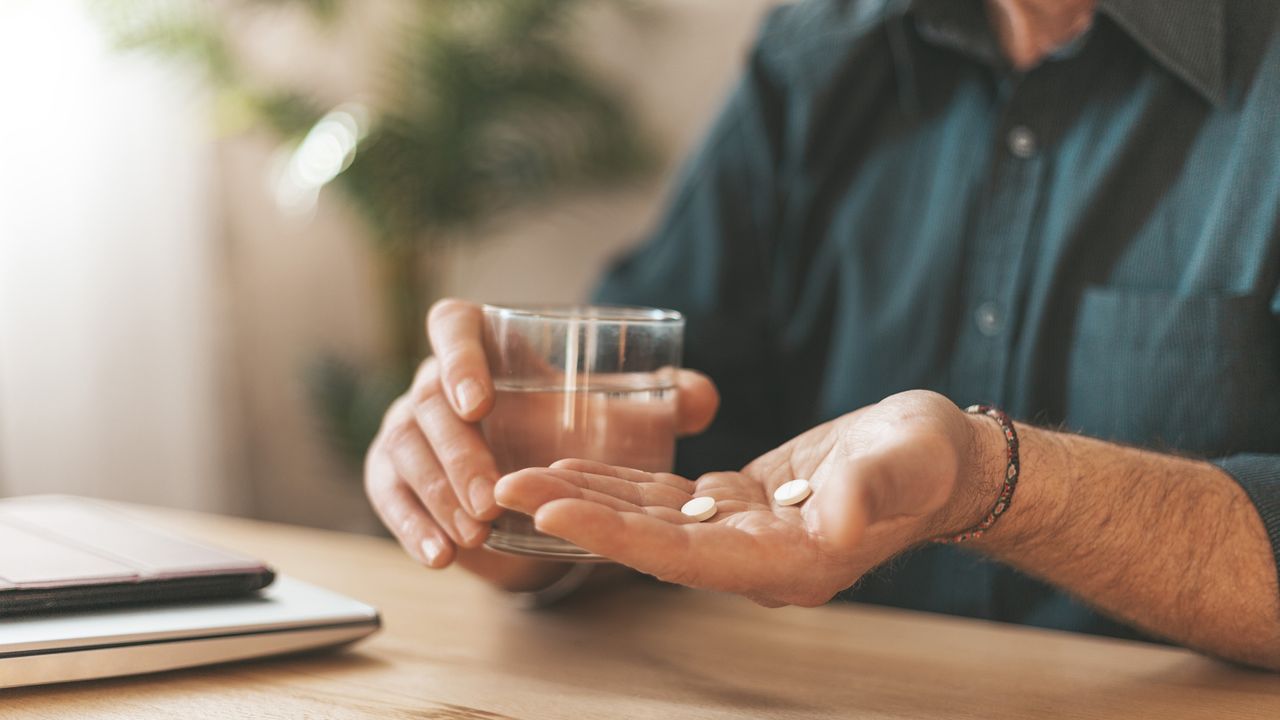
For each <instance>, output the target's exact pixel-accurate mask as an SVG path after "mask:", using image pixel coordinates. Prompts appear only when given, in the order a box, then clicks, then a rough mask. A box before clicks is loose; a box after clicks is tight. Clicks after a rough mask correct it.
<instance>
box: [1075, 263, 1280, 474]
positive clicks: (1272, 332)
mask: <svg viewBox="0 0 1280 720" xmlns="http://www.w3.org/2000/svg"><path fill="white" fill-rule="evenodd" d="M1077 320H1078V321H1077V324H1076V331H1075V337H1074V342H1073V344H1072V348H1071V352H1070V355H1069V357H1068V367H1067V392H1066V398H1065V400H1066V408H1065V410H1066V413H1065V415H1066V424H1067V427H1068V428H1070V429H1072V430H1078V431H1080V432H1083V433H1085V434H1087V435H1092V436H1095V437H1101V438H1106V439H1110V440H1116V441H1120V442H1126V443H1132V444H1135V445H1142V446H1146V447H1153V448H1158V449H1167V450H1177V451H1181V452H1188V453H1194V454H1198V455H1203V456H1207V457H1217V456H1222V455H1228V454H1231V453H1236V452H1245V451H1250V452H1277V451H1280V324H1278V323H1277V320H1276V318H1275V316H1274V315H1272V314H1271V312H1270V310H1269V308H1268V305H1267V300H1266V299H1264V298H1262V297H1260V296H1231V295H1223V296H1218V295H1190V296H1178V295H1173V294H1167V293H1155V292H1133V291H1124V290H1115V289H1111V288H1098V287H1094V288H1089V289H1087V290H1086V291H1085V293H1084V295H1083V297H1082V299H1081V305H1080V309H1079V313H1078V315H1077Z"/></svg>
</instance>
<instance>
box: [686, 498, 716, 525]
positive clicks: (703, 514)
mask: <svg viewBox="0 0 1280 720" xmlns="http://www.w3.org/2000/svg"><path fill="white" fill-rule="evenodd" d="M680 512H682V513H684V514H685V515H688V516H689V517H691V518H693V519H694V520H697V521H698V522H702V521H703V520H706V519H707V518H709V517H711V516H712V515H715V514H716V499H715V498H711V497H706V496H705V495H704V496H703V497H696V498H694V499H692V500H690V501H689V502H687V503H685V504H684V507H682V508H680Z"/></svg>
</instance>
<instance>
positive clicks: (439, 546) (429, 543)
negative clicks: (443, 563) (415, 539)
mask: <svg viewBox="0 0 1280 720" xmlns="http://www.w3.org/2000/svg"><path fill="white" fill-rule="evenodd" d="M443 552H444V543H442V542H440V541H439V540H438V539H436V538H427V539H426V540H423V541H422V554H423V555H426V556H427V564H428V565H435V564H436V561H437V560H439V559H440V555H441V553H443Z"/></svg>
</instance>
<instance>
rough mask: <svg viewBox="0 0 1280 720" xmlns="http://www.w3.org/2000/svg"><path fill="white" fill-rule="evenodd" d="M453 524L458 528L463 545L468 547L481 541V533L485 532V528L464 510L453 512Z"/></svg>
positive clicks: (459, 509)
mask: <svg viewBox="0 0 1280 720" xmlns="http://www.w3.org/2000/svg"><path fill="white" fill-rule="evenodd" d="M453 524H454V525H455V526H456V527H457V528H458V534H459V535H461V536H462V542H463V544H465V545H468V546H471V545H475V544H476V541H477V540H479V539H480V533H482V532H484V526H483V525H481V524H480V523H478V522H476V521H475V519H474V518H472V517H471V516H470V515H468V514H467V511H466V510H463V509H462V508H458V509H457V510H454V511H453Z"/></svg>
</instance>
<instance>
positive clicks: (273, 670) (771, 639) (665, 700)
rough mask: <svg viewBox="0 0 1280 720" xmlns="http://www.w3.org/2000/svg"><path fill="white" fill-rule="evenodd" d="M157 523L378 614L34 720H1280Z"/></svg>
mask: <svg viewBox="0 0 1280 720" xmlns="http://www.w3.org/2000/svg"><path fill="white" fill-rule="evenodd" d="M149 512H152V513H153V514H154V515H155V516H156V517H157V518H159V519H160V520H161V522H163V523H164V524H167V525H169V526H171V527H175V528H178V529H181V530H182V531H184V532H188V533H193V534H196V535H199V536H202V537H205V538H208V539H211V540H214V541H216V542H218V543H220V544H222V545H225V546H227V547H231V548H234V549H238V550H241V551H244V552H247V553H251V554H256V555H259V556H261V557H264V558H267V559H269V560H270V561H271V562H273V563H274V564H275V565H276V566H277V567H278V568H279V569H280V570H282V571H284V572H286V573H289V574H292V575H295V576H297V577H299V578H301V579H304V580H307V581H310V582H313V583H317V584H320V585H324V586H327V587H329V588H332V589H335V590H339V591H341V592H344V593H347V594H349V595H352V596H354V597H356V598H359V599H361V600H364V601H366V602H368V603H371V604H373V605H376V606H378V607H379V608H381V609H382V611H383V619H384V622H385V627H384V628H383V630H382V631H381V632H380V633H379V634H377V635H375V636H374V637H372V638H371V639H369V640H366V641H364V642H363V643H361V644H358V645H356V646H355V647H354V648H352V649H350V650H348V651H346V652H341V653H327V654H319V655H311V656H304V657H294V658H283V659H273V660H262V661H255V662H251V663H242V664H237V665H226V666H221V667H213V668H203V669H197V670H183V671H177V672H171V673H164V674H160V675H152V676H145V677H135V678H122V679H115V680H105V681H95V682H89V683H80V684H73V685H62V686H49V687H41V688H27V689H18V690H8V691H0V717H2V718H4V719H5V720H17V719H18V718H58V719H60V720H61V719H65V718H77V719H78V718H128V719H129V720H140V719H142V718H166V719H167V718H201V717H210V718H248V717H265V718H369V717H376V718H418V719H427V718H450V719H455V720H472V719H477V720H478V719H488V720H494V719H498V718H572V719H573V720H578V719H580V718H661V719H662V720H673V719H674V718H743V717H769V718H818V717H841V718H915V719H919V718H983V719H988V718H993V719H994V718H1050V717H1053V718H1057V717H1063V718H1166V719H1169V718H1175V719H1176V718H1269V719H1272V720H1274V719H1276V718H1280V676H1273V675H1269V674H1265V673H1259V672H1251V671H1246V670H1241V669H1236V668H1232V667H1229V666H1227V665H1224V664H1221V663H1217V662H1214V661H1212V660H1208V659H1205V658H1202V657H1198V656H1196V655H1194V654H1192V653H1190V652H1186V651H1183V650H1177V649H1171V648H1164V647H1157V646H1152V645H1146V644H1141V643H1133V642H1122V641H1116V640H1108V639H1099V638H1092V637H1085V636H1077V635H1071V634H1066V633H1058V632H1050V631H1043V630H1034V629H1028V628H1018V627H1010V626H1004V625H997V624H990V623H984V622H977V621H972V620H961V619H955V618H947V617H942V616H935V615H929V614H921V613H911V612H904V611H896V610H888V609H883V608H874V607H862V606H855V605H833V606H828V607H825V608H820V609H802V608H785V609H781V610H766V609H763V608H760V607H757V606H756V605H753V604H752V603H750V602H748V601H746V600H742V599H739V598H735V597H727V596H719V595H712V594H705V593H699V592H693V591H688V590H681V589H677V588H669V587H661V586H657V585H656V584H654V585H635V586H631V587H627V588H619V589H617V590H608V591H603V592H600V593H596V594H594V595H591V596H587V597H582V598H575V599H571V600H570V601H567V602H565V603H564V604H562V605H561V606H557V607H555V608H553V609H544V610H527V609H523V608H521V607H519V606H518V605H517V604H515V603H513V602H512V600H511V598H509V597H506V596H504V595H502V594H500V593H498V592H496V591H493V590H490V589H489V588H487V587H486V586H484V585H482V584H481V583H480V582H478V581H476V580H474V579H472V578H471V577H469V576H467V575H466V574H464V573H462V572H461V571H453V570H450V571H444V572H431V571H428V570H424V569H422V568H420V567H418V566H417V565H415V564H414V563H413V562H412V561H410V560H409V559H408V558H407V557H406V556H405V555H404V554H403V553H401V552H400V550H399V549H398V548H397V547H396V546H395V545H393V544H392V543H391V542H390V541H386V540H381V539H377V538H370V537H363V536H355V535H344V534H339V533H333V532H325V531H319V530H309V529H302V528H296V527H288V526H282V525H271V524H265V523H260V522H253V521H248V520H236V519H230V518H222V517H213V516H205V515H195V514H187V513H176V512H171V511H164V512H155V511H149Z"/></svg>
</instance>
